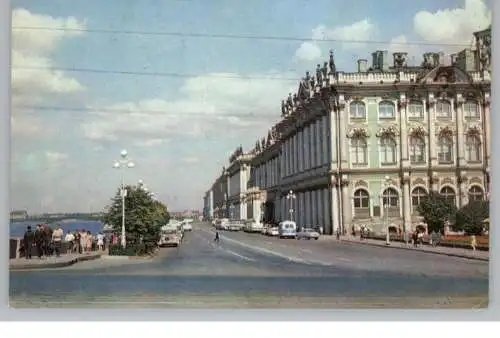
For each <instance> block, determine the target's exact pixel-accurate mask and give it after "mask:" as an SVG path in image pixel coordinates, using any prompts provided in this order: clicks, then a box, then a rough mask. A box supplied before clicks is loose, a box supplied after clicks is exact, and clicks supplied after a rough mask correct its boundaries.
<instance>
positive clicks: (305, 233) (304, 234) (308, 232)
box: [296, 228, 319, 240]
mask: <svg viewBox="0 0 500 338" xmlns="http://www.w3.org/2000/svg"><path fill="white" fill-rule="evenodd" d="M296 238H297V239H307V240H310V239H315V240H317V239H318V238H319V232H317V231H315V230H314V229H311V228H305V229H303V230H302V231H300V232H297V235H296Z"/></svg>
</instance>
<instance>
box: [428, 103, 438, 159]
mask: <svg viewBox="0 0 500 338" xmlns="http://www.w3.org/2000/svg"><path fill="white" fill-rule="evenodd" d="M435 103H436V102H435V99H434V95H433V94H429V98H428V104H427V106H428V109H427V115H428V119H429V140H428V141H427V143H428V144H427V151H428V153H429V157H430V160H431V166H432V167H434V166H436V165H437V162H438V161H437V153H436V149H437V140H436V105H435Z"/></svg>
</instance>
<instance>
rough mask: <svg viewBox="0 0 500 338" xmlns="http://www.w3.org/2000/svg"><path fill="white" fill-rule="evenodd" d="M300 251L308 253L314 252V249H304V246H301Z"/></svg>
mask: <svg viewBox="0 0 500 338" xmlns="http://www.w3.org/2000/svg"><path fill="white" fill-rule="evenodd" d="M300 251H303V252H307V253H310V254H312V251H311V250H309V249H303V248H301V249H300Z"/></svg>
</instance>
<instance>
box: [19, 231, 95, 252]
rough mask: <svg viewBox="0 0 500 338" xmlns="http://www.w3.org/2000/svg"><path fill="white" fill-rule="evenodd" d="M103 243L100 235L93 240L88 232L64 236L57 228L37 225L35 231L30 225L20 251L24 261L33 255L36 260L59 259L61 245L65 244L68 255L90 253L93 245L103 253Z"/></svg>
mask: <svg viewBox="0 0 500 338" xmlns="http://www.w3.org/2000/svg"><path fill="white" fill-rule="evenodd" d="M104 242H105V236H104V235H103V234H102V233H99V234H98V235H97V236H96V238H94V236H93V235H92V233H91V232H90V231H88V230H76V231H73V232H68V233H67V234H66V236H64V231H63V230H62V229H61V228H60V227H59V226H55V228H54V229H52V228H51V227H50V226H49V225H48V224H38V225H37V226H36V229H35V231H33V229H32V227H31V226H30V225H28V227H27V228H26V232H25V233H24V238H23V247H22V250H23V251H24V256H25V258H26V259H31V258H32V256H34V254H35V253H36V255H37V256H38V258H42V257H44V256H45V257H48V256H51V255H53V254H55V255H56V257H59V256H60V255H61V248H62V245H63V243H65V244H66V246H67V252H68V253H78V254H82V253H88V252H91V251H92V249H93V247H94V243H96V245H97V248H98V250H99V251H103V250H104V244H105V243H104ZM34 250H35V251H36V252H34Z"/></svg>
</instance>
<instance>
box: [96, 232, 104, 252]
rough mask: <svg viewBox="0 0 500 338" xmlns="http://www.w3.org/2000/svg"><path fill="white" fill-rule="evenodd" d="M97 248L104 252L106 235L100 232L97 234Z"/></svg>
mask: <svg viewBox="0 0 500 338" xmlns="http://www.w3.org/2000/svg"><path fill="white" fill-rule="evenodd" d="M97 247H98V249H99V251H103V250H104V235H103V234H102V232H99V233H98V234H97Z"/></svg>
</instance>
